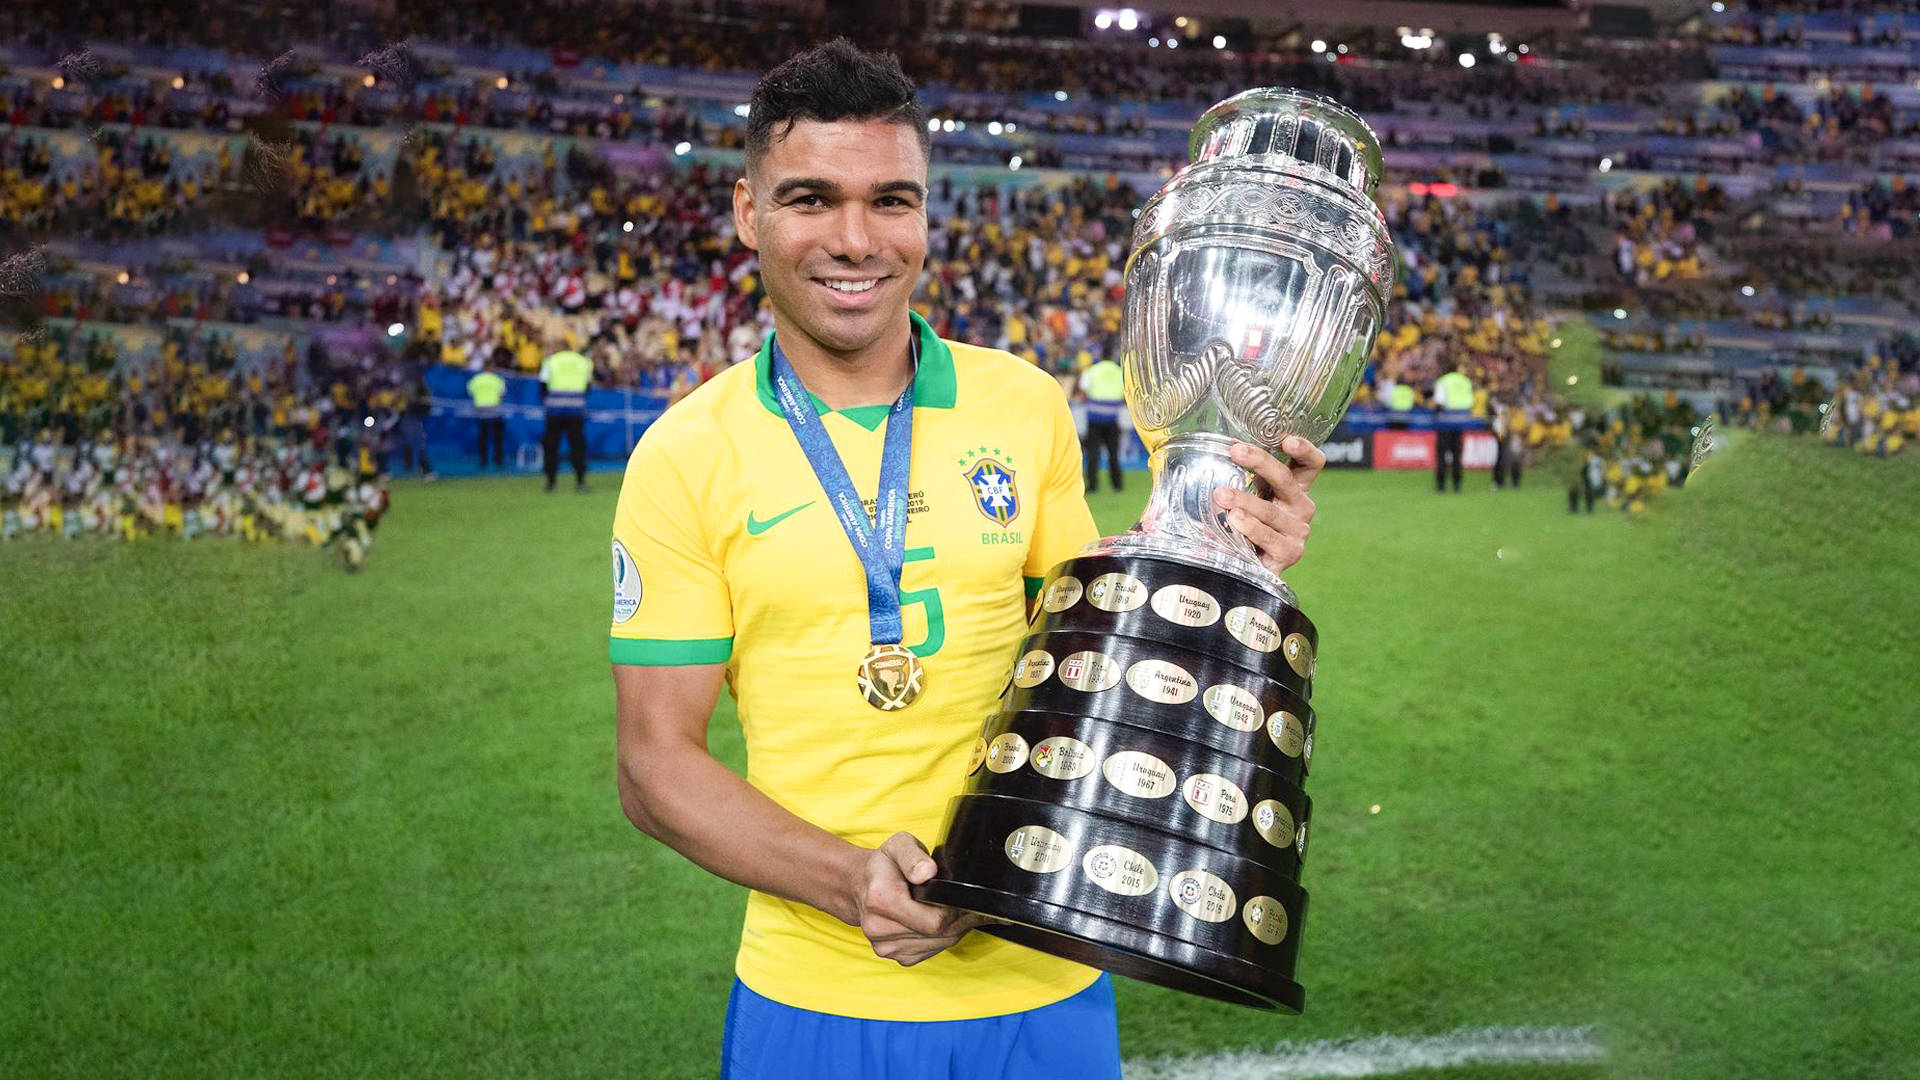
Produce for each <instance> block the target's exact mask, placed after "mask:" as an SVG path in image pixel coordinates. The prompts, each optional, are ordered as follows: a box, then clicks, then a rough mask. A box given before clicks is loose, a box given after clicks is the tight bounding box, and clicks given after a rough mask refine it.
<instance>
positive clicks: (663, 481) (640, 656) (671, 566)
mask: <svg viewBox="0 0 1920 1080" xmlns="http://www.w3.org/2000/svg"><path fill="white" fill-rule="evenodd" d="M671 444H672V440H671V437H670V436H667V435H666V434H665V433H663V432H660V431H659V430H658V429H657V428H655V429H650V430H649V431H648V432H647V437H644V438H642V439H641V440H640V444H639V445H638V446H636V447H634V451H633V454H632V456H631V457H629V458H628V459H627V473H626V477H625V479H623V480H622V481H621V483H620V501H619V503H618V505H617V506H616V507H615V509H614V513H613V624H612V635H611V639H610V641H609V643H608V646H607V654H608V658H609V659H610V660H612V661H613V662H614V663H616V664H639V665H645V666H664V665H672V664H721V663H725V662H726V661H727V659H728V657H730V656H731V655H732V654H733V602H732V599H731V597H730V595H729V593H728V590H727V582H726V578H725V576H724V575H723V574H722V573H721V569H720V562H719V559H718V558H717V557H716V555H715V553H714V550H713V546H712V544H711V543H710V542H709V541H708V539H707V537H706V535H705V530H704V529H703V528H702V525H701V523H702V521H703V520H704V515H703V514H702V513H701V508H700V502H699V500H698V499H697V498H696V497H695V496H694V493H693V492H692V490H691V489H690V488H689V487H688V485H687V483H686V480H685V478H684V476H683V475H682V473H681V471H680V469H679V468H678V467H677V466H676V465H675V463H674V462H673V461H672V460H671V458H670V457H669V455H668V453H667V450H668V449H669V447H670V446H671Z"/></svg>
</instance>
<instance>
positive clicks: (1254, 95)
mask: <svg viewBox="0 0 1920 1080" xmlns="http://www.w3.org/2000/svg"><path fill="white" fill-rule="evenodd" d="M1187 154H1188V157H1190V158H1191V159H1192V163H1193V164H1194V165H1201V164H1206V163H1210V162H1217V161H1220V160H1222V159H1227V158H1235V157H1256V156H1274V157H1283V158H1291V159H1293V160H1295V161H1297V162H1300V163H1301V164H1304V165H1308V166H1311V167H1313V168H1316V169H1319V170H1322V171H1325V172H1327V173H1330V174H1332V176H1333V177H1334V178H1336V179H1338V180H1339V181H1340V182H1342V183H1345V184H1349V185H1351V186H1353V187H1355V188H1357V189H1359V191H1360V192H1361V193H1362V194H1364V195H1366V196H1368V197H1369V198H1371V197H1372V195H1373V193H1374V191H1375V190H1376V189H1377V188H1378V187H1379V186H1380V176H1381V173H1382V171H1383V166H1382V165H1381V160H1380V139H1379V137H1378V136H1376V135H1374V133H1373V129H1372V128H1371V127H1369V126H1367V122H1366V121H1365V120H1363V119H1361V118H1360V115H1359V114H1358V113H1356V112H1354V111H1353V110H1351V109H1349V108H1347V107H1346V106H1345V105H1342V104H1340V103H1339V102H1337V101H1335V100H1333V99H1332V98H1329V97H1323V96H1321V95H1319V94H1315V93H1310V92H1308V91H1305V90H1295V89H1292V88H1290V87H1282V86H1262V87H1256V88H1254V89H1252V90H1246V91H1243V92H1241V93H1238V94H1235V95H1234V96H1232V97H1230V98H1228V99H1226V100H1225V101H1222V102H1219V103H1218V104H1216V105H1214V106H1213V107H1212V108H1210V109H1208V110H1207V111H1206V112H1205V113H1204V114H1203V115H1202V116H1201V117H1200V120H1199V122H1198V123H1196V124H1194V126H1193V134H1192V136H1191V137H1190V138H1189V140H1188V143H1187Z"/></svg>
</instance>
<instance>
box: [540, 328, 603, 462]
mask: <svg viewBox="0 0 1920 1080" xmlns="http://www.w3.org/2000/svg"><path fill="white" fill-rule="evenodd" d="M563 344H565V341H564V340H563V339H561V338H560V337H558V336H554V337H550V338H548V339H547V347H548V348H550V349H551V348H555V347H556V346H560V345H563ZM592 383H593V361H591V360H589V359H587V358H586V357H584V356H582V355H580V354H579V353H577V352H574V351H573V350H572V349H565V348H563V349H560V350H559V351H557V352H554V353H552V354H551V355H549V356H548V357H547V359H546V360H545V361H544V362H543V363H542V364H541V365H540V398H541V400H542V401H544V402H546V406H547V426H546V430H545V431H543V432H542V433H541V435H540V447H541V449H542V450H543V451H544V453H542V455H541V458H542V465H543V467H544V468H545V469H546V472H547V490H548V491H552V490H553V481H554V478H555V477H556V476H557V475H558V474H559V472H560V439H561V437H562V436H565V438H566V439H567V443H568V446H567V449H568V450H569V451H570V453H569V455H568V456H569V457H571V458H572V460H573V490H574V491H576V492H579V493H581V494H585V493H586V491H587V387H588V386H590V385H592Z"/></svg>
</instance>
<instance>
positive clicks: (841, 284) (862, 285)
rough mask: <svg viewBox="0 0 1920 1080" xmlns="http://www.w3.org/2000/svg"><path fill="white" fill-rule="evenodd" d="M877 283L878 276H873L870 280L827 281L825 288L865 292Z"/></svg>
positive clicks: (878, 280)
mask: <svg viewBox="0 0 1920 1080" xmlns="http://www.w3.org/2000/svg"><path fill="white" fill-rule="evenodd" d="M878 284H880V279H879V278H874V279H872V280H871V281H829V282H827V283H826V285H827V288H829V289H832V290H833V291H835V292H853V293H859V292H866V291H867V290H868V289H871V288H873V287H874V286H875V285H878Z"/></svg>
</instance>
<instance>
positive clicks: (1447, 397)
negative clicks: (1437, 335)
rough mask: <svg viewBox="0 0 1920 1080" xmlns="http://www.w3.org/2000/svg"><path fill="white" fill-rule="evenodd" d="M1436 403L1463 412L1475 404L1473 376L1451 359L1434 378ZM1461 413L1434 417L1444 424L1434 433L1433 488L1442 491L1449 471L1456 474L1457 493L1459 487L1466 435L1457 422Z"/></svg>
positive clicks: (1442, 407)
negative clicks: (1461, 459)
mask: <svg viewBox="0 0 1920 1080" xmlns="http://www.w3.org/2000/svg"><path fill="white" fill-rule="evenodd" d="M1433 407H1434V408H1435V409H1438V410H1440V411H1442V412H1451V413H1456V414H1461V415H1464V414H1465V413H1466V412H1467V411H1468V410H1471V409H1472V408H1473V380H1472V379H1469V378H1467V377H1466V376H1465V375H1463V374H1461V372H1460V369H1459V368H1457V367H1455V366H1454V365H1453V364H1452V363H1448V364H1447V369H1446V372H1445V373H1444V374H1442V375H1441V376H1440V377H1439V378H1438V379H1435V380H1434V381H1433ZM1461 415H1456V416H1453V417H1445V416H1436V417H1435V418H1434V419H1436V420H1438V421H1440V424H1441V426H1439V427H1437V428H1436V430H1435V431H1434V433H1433V445H1434V455H1433V490H1434V491H1435V492H1436V493H1439V494H1444V493H1445V492H1446V490H1447V475H1448V473H1449V472H1451V473H1452V475H1453V490H1454V491H1455V492H1456V493H1457V492H1459V490H1460V444H1461V441H1462V439H1463V438H1464V436H1463V435H1462V433H1461V430H1460V428H1459V427H1458V426H1457V424H1456V422H1457V421H1458V420H1459V419H1460V418H1461Z"/></svg>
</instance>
